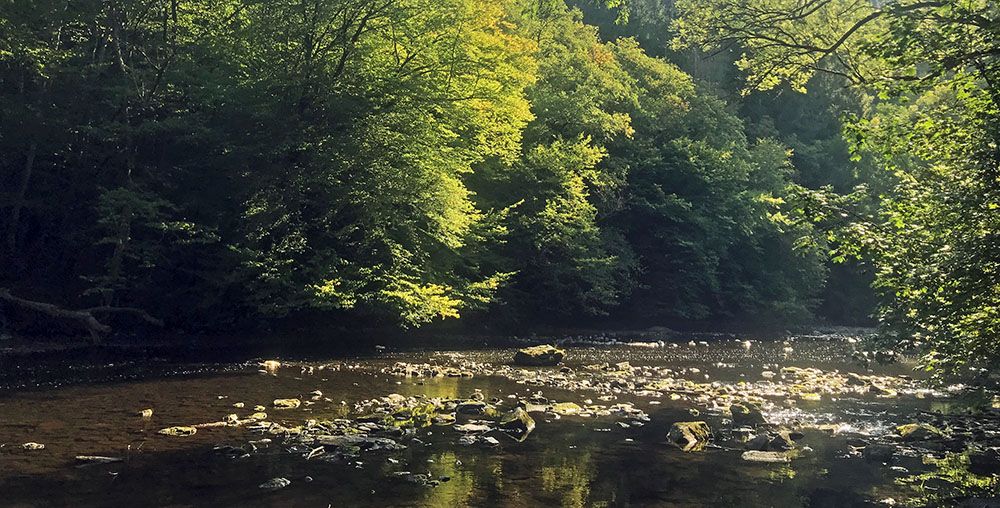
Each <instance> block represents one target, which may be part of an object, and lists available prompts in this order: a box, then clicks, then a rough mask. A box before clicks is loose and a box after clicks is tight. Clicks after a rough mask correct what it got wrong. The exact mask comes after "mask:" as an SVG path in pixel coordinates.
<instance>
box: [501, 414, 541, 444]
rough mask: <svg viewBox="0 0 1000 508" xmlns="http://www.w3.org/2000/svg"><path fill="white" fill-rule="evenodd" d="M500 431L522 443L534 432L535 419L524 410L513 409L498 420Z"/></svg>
mask: <svg viewBox="0 0 1000 508" xmlns="http://www.w3.org/2000/svg"><path fill="white" fill-rule="evenodd" d="M500 430H502V431H504V432H505V433H506V434H507V435H509V436H511V437H513V438H514V439H517V440H518V441H524V440H525V439H527V437H528V434H530V433H531V431H532V430H535V419H534V418H532V417H531V415H529V414H528V412H527V411H525V410H524V409H521V408H519V407H518V408H514V410H513V411H509V412H508V413H507V414H505V415H503V417H502V418H501V419H500Z"/></svg>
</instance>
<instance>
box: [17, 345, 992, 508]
mask: <svg viewBox="0 0 1000 508" xmlns="http://www.w3.org/2000/svg"><path fill="white" fill-rule="evenodd" d="M855 341H856V339H855V338H854V337H851V336H849V335H831V336H801V337H792V338H789V337H782V338H776V339H771V340H767V339H758V340H752V341H748V340H746V339H743V338H733V337H720V336H711V337H709V336H704V337H701V336H691V337H674V338H673V339H671V340H670V341H665V342H648V341H647V342H643V343H639V344H621V343H616V344H590V343H578V344H567V345H565V346H564V347H565V349H566V351H567V354H566V358H565V359H564V361H563V364H562V366H557V367H524V368H521V367H512V366H511V365H510V364H511V358H512V357H513V354H514V351H515V349H516V348H512V347H498V348H479V349H469V350H456V351H435V350H410V351H405V350H393V349H392V348H388V349H385V350H382V349H381V348H380V350H378V351H374V350H373V351H371V352H370V353H368V354H363V355H357V356H352V357H346V358H345V357H340V358H330V359H321V360H317V359H315V358H311V359H308V360H302V359H299V358H295V357H282V358H275V359H274V360H276V361H278V362H280V366H278V367H274V364H268V367H271V368H262V362H263V361H264V360H269V359H271V358H260V359H255V360H253V361H245V362H237V363H196V362H190V363H170V364H158V365H156V366H155V368H148V367H147V366H146V365H145V364H134V365H125V366H124V371H128V372H130V373H131V375H129V376H125V377H124V378H123V379H114V377H116V376H117V377H121V376H118V374H115V376H108V377H109V379H99V378H100V376H97V379H96V380H95V379H94V376H90V377H86V379H88V381H86V382H83V381H80V380H76V381H73V380H67V381H66V382H60V383H53V382H51V381H50V382H47V383H46V384H44V385H41V386H34V387H31V386H29V387H24V386H19V387H17V388H13V387H7V389H6V390H4V391H3V392H0V445H2V447H0V493H2V497H0V505H3V506H15V507H35V506H37V507H42V506H74V507H79V506H178V507H179V506H281V507H286V506H306V507H327V506H332V507H343V506H512V507H513V506H525V507H528V506H567V507H577V506H581V507H582V506H692V507H693V506H780V507H795V506H816V507H820V506H837V507H839V506H869V505H885V504H891V503H905V502H906V500H907V499H911V500H912V499H917V498H918V497H919V496H921V495H923V494H926V492H924V491H922V490H920V489H919V488H918V487H915V486H914V485H912V484H911V483H912V482H908V481H907V480H906V479H907V478H913V477H914V476H915V475H918V474H921V473H924V472H927V471H932V470H933V469H934V466H933V465H928V464H925V462H926V460H925V459H924V455H927V454H928V453H933V452H934V451H935V450H936V451H938V452H941V451H942V450H941V447H940V446H939V445H935V446H934V447H929V448H930V449H931V451H928V449H927V448H925V447H923V446H913V445H911V446H907V447H902V448H900V452H899V453H897V454H896V455H895V456H893V457H892V458H890V459H887V460H886V461H882V460H878V459H875V460H873V459H872V458H871V457H868V458H866V457H865V456H864V454H863V453H862V450H863V446H864V445H865V444H869V443H873V442H881V441H883V440H885V439H889V440H890V441H891V442H895V441H892V440H896V441H898V438H896V437H894V436H891V435H892V434H893V433H894V432H895V430H894V429H896V426H897V425H901V424H906V423H911V422H915V421H925V420H927V419H928V418H933V415H934V414H936V413H954V412H956V408H962V409H964V408H966V407H969V406H970V405H973V404H978V403H981V401H982V400H983V397H984V396H985V397H987V399H988V397H989V396H990V394H985V395H984V394H983V393H981V392H975V393H972V392H970V391H969V390H967V389H965V388H964V387H961V386H953V387H940V388H936V389H930V388H926V387H925V386H924V385H923V383H921V382H920V380H919V379H912V378H911V377H910V376H912V375H914V373H913V371H912V367H913V364H912V362H911V361H910V360H908V359H907V358H905V357H904V358H902V359H901V360H902V361H901V362H897V363H894V364H890V365H884V366H883V365H878V364H877V363H874V362H872V363H870V364H868V365H867V366H866V365H864V364H862V363H859V362H858V361H857V360H856V359H853V358H852V352H853V351H854V349H855V347H856V343H855ZM622 362H627V364H624V363H622ZM425 363H426V364H428V366H429V367H430V368H431V369H439V371H440V372H442V373H443V371H442V370H440V368H441V367H449V368H451V369H454V371H455V372H453V374H454V375H455V377H448V376H446V375H442V376H414V375H405V374H406V372H405V371H407V370H409V371H410V374H415V373H419V371H420V370H421V369H422V368H423V369H426V368H427V367H418V366H419V365H421V364H425ZM79 368H80V369H84V370H88V369H85V368H84V367H79ZM102 369H103V370H102ZM147 369H148V372H145V373H144V370H147ZM800 369H813V370H809V371H802V370H800ZM89 370H91V371H95V372H102V371H107V372H110V371H113V372H115V373H120V372H122V371H123V366H122V365H103V366H91V367H90V368H89ZM461 371H465V372H464V373H465V374H466V375H465V376H464V377H462V376H459V375H458V373H459V372H461ZM849 372H851V373H856V374H859V375H860V376H863V378H854V380H853V381H852V380H850V379H848V378H847V377H845V376H846V375H847V373H849ZM427 373H432V372H430V371H428V372H427ZM36 374H37V373H36ZM470 374H471V376H470ZM857 379H869V380H871V383H873V384H876V385H879V384H880V383H881V385H879V386H880V388H878V389H875V388H870V387H867V386H863V385H864V383H867V382H868V381H859V382H854V381H857ZM390 394H397V395H392V397H390V398H389V399H382V400H381V401H379V400H378V399H379V398H383V397H387V396H390ZM411 397H415V398H411ZM470 397H473V398H475V399H476V400H479V399H481V400H483V401H484V402H485V403H486V404H487V405H488V406H490V407H494V408H496V409H497V410H498V411H499V412H500V413H503V412H506V411H509V410H511V409H512V408H513V407H514V406H515V405H518V404H520V405H522V406H526V407H528V406H527V405H526V404H531V407H528V409H532V410H533V412H531V413H529V414H531V416H532V419H533V420H534V422H535V424H536V425H535V428H534V430H533V431H532V432H530V434H528V435H527V436H526V437H525V438H524V439H523V441H518V440H517V439H512V438H511V437H510V436H509V435H508V434H506V433H504V432H500V431H498V430H493V429H492V427H491V425H492V424H491V423H490V420H491V419H490V418H487V417H485V416H484V417H482V418H476V417H468V418H460V419H459V422H458V423H459V424H462V423H470V422H471V423H472V424H474V425H475V424H483V423H485V424H486V426H487V427H491V429H490V430H485V431H479V432H462V431H459V430H457V428H456V427H455V425H452V424H451V423H452V422H450V421H442V420H441V419H438V420H435V422H434V424H431V425H428V426H422V425H419V424H417V425H413V427H412V428H405V427H404V428H401V429H392V431H391V432H383V431H382V430H380V429H375V428H373V426H372V425H369V426H368V427H365V426H364V425H362V426H361V428H360V430H359V429H357V428H355V426H356V425H357V424H358V423H357V422H358V421H359V420H358V418H359V417H360V416H362V415H365V414H367V413H370V412H371V411H373V408H375V409H374V410H376V411H377V410H378V409H379V408H384V407H385V406H386V405H389V404H396V405H400V404H402V405H406V404H410V405H412V404H414V402H413V401H426V400H436V401H438V404H439V405H440V404H445V403H442V402H440V401H449V400H451V401H462V400H466V399H469V398H470ZM746 397H750V398H752V399H753V400H758V399H759V401H760V405H761V407H762V409H763V415H764V417H765V419H766V420H767V422H768V424H767V426H766V427H767V428H769V429H772V430H777V429H789V430H793V431H794V433H795V435H794V438H795V441H794V453H793V454H788V456H789V457H791V458H790V460H789V461H787V462H784V461H782V462H779V463H759V462H752V461H749V460H745V458H744V452H745V448H746V446H747V445H745V444H744V443H743V442H742V441H743V440H744V439H741V438H740V435H739V432H738V431H734V430H733V428H734V427H735V426H734V425H733V424H731V423H730V422H729V419H730V418H731V415H730V413H729V405H730V403H731V402H732V401H734V400H742V399H743V398H746ZM276 399H298V401H299V403H300V404H301V405H299V406H298V407H295V408H291V409H278V408H276V407H275V400H276ZM404 400H405V401H409V402H403V401H404ZM970 401H979V402H970ZM559 402H572V403H575V404H576V406H577V407H578V408H579V409H571V410H566V411H554V410H553V407H554V406H553V404H556V403H559ZM257 406H260V407H257ZM453 406H454V403H452V409H453ZM255 407H256V409H255ZM144 409H152V416H150V417H142V416H140V414H139V413H140V412H141V411H142V410H144ZM441 411H442V412H446V411H445V410H441ZM253 413H266V417H264V418H261V417H260V415H258V417H257V418H256V419H254V418H251V416H252V414H253ZM228 415H235V416H232V417H230V416H228ZM928 415H931V416H928ZM445 416H448V415H445ZM459 416H461V413H459ZM439 417H440V415H437V416H435V418H439ZM227 418H228V419H229V420H228V423H227V424H223V423H222V422H227ZM334 420H339V421H340V423H339V424H338V425H340V427H341V430H343V428H344V427H345V426H346V427H347V428H348V430H349V431H350V432H352V433H353V432H357V433H360V434H362V435H371V436H375V435H384V436H387V437H388V439H390V440H391V441H386V442H391V443H394V444H393V445H391V446H387V447H384V446H374V447H372V446H371V445H370V443H367V442H364V443H361V442H359V443H360V444H359V446H360V449H358V448H357V447H352V448H350V450H349V451H346V452H345V451H344V449H338V448H336V447H331V446H326V447H321V446H315V443H312V444H310V443H311V441H310V439H311V438H309V437H303V436H309V435H311V434H310V432H313V433H315V432H318V431H316V430H315V429H316V428H319V427H317V426H320V427H322V424H323V422H329V421H334ZM493 420H495V418H493ZM694 420H700V421H705V422H707V424H708V425H709V427H710V428H711V429H712V431H713V433H714V434H715V436H714V438H713V440H712V441H711V443H710V445H709V446H708V447H706V448H704V449H701V450H699V451H690V452H685V451H683V450H681V449H679V448H678V447H677V446H674V445H673V444H671V443H669V442H668V441H667V438H666V435H667V433H668V430H669V429H670V427H671V425H672V424H673V423H674V422H679V421H694ZM196 424H208V425H202V426H201V427H200V428H198V430H197V433H195V434H194V435H191V436H185V437H177V436H168V435H162V434H160V433H159V431H160V430H161V429H164V428H169V427H173V426H191V425H196ZM331 425H333V424H331ZM269 426H270V427H269ZM303 429H305V430H303ZM310 429H313V430H310ZM323 432H328V433H334V434H339V433H342V432H340V431H337V432H332V431H329V429H326V430H323ZM762 432H764V431H762V430H759V429H758V430H756V431H755V433H758V434H759V433H762ZM463 436H467V437H464V438H463ZM887 436H889V437H887ZM487 438H490V439H487ZM24 443H39V444H43V445H44V448H43V449H36V450H28V449H25V448H24V446H23V444H24ZM370 448H376V449H370ZM378 448H382V449H378ZM385 448H389V449H385ZM338 450H339V451H338ZM78 456H104V457H110V458H114V459H120V461H118V460H116V461H115V462H110V463H104V464H100V463H98V464H94V463H90V462H81V461H80V460H79V459H77V457H78ZM937 456H941V454H937ZM883 462H884V463H883ZM276 478H283V479H286V480H288V481H289V482H290V483H288V484H287V486H285V485H284V483H285V482H280V484H279V485H274V484H272V485H271V486H274V487H282V488H274V489H266V488H261V486H262V485H265V486H266V482H268V481H270V480H273V479H276Z"/></svg>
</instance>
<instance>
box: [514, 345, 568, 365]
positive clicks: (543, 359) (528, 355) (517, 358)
mask: <svg viewBox="0 0 1000 508" xmlns="http://www.w3.org/2000/svg"><path fill="white" fill-rule="evenodd" d="M564 356H566V352H565V351H563V350H562V349H559V348H557V347H555V346H533V347H526V348H524V349H520V350H518V352H517V353H515V354H514V363H515V364H517V365H527V366H533V367H544V366H552V365H558V364H559V362H561V361H562V359H563V357H564Z"/></svg>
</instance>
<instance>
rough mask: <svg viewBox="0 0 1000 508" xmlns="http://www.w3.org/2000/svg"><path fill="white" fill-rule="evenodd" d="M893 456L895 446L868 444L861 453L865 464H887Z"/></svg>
mask: <svg viewBox="0 0 1000 508" xmlns="http://www.w3.org/2000/svg"><path fill="white" fill-rule="evenodd" d="M895 454H896V447H895V446H893V445H889V444H882V443H872V444H869V445H867V446H865V448H864V450H862V452H861V456H862V457H864V459H865V461H867V462H889V461H890V460H892V457H893V455H895Z"/></svg>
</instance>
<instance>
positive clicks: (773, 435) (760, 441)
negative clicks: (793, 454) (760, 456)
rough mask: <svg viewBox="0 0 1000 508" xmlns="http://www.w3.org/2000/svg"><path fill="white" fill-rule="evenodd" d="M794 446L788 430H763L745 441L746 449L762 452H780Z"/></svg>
mask: <svg viewBox="0 0 1000 508" xmlns="http://www.w3.org/2000/svg"><path fill="white" fill-rule="evenodd" d="M792 448H795V443H794V442H793V441H792V438H791V437H790V436H789V434H788V432H786V431H780V432H765V433H763V434H759V435H757V436H756V437H754V438H753V439H751V440H750V441H747V450H754V451H762V452H767V451H769V452H781V451H786V450H791V449H792Z"/></svg>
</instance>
